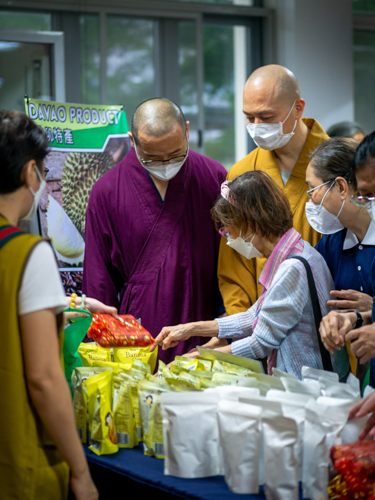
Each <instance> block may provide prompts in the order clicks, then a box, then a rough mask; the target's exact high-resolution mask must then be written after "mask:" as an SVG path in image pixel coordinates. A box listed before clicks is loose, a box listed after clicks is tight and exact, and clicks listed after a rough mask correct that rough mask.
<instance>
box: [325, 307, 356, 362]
mask: <svg viewBox="0 0 375 500" xmlns="http://www.w3.org/2000/svg"><path fill="white" fill-rule="evenodd" d="M349 314H350V313H349ZM349 314H344V313H341V312H339V311H331V312H329V313H328V314H327V315H326V316H324V318H323V319H322V321H321V323H320V326H319V333H320V337H321V339H322V342H323V345H324V347H325V348H326V349H327V351H328V352H330V353H331V354H333V353H334V352H335V350H340V349H341V347H342V346H343V345H344V344H345V335H346V333H347V332H349V331H350V330H351V329H352V328H353V325H352V322H351V321H350V317H349ZM353 314H354V313H353Z"/></svg>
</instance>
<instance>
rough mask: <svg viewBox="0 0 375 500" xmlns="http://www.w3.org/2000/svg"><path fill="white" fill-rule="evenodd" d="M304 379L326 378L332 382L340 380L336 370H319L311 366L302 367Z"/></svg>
mask: <svg viewBox="0 0 375 500" xmlns="http://www.w3.org/2000/svg"><path fill="white" fill-rule="evenodd" d="M301 373H302V380H303V381H304V382H306V380H317V381H319V379H320V378H322V379H323V378H324V379H326V380H331V381H332V382H338V381H339V376H338V375H337V373H335V372H328V371H326V370H318V369H317V368H310V367H309V366H303V367H302V371H301Z"/></svg>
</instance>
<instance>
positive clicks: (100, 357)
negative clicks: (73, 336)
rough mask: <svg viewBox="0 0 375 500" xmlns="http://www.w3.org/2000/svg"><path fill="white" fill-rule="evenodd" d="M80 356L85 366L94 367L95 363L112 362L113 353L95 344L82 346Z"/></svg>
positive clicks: (79, 351)
mask: <svg viewBox="0 0 375 500" xmlns="http://www.w3.org/2000/svg"><path fill="white" fill-rule="evenodd" d="M78 354H79V355H80V358H81V361H82V364H83V366H93V361H109V362H110V361H111V351H110V350H109V349H103V347H100V346H98V345H96V344H95V343H94V342H92V343H87V344H83V343H82V344H80V346H79V347H78Z"/></svg>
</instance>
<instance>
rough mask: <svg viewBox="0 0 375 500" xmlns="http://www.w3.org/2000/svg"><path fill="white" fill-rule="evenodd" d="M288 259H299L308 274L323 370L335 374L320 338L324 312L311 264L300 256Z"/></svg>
mask: <svg viewBox="0 0 375 500" xmlns="http://www.w3.org/2000/svg"><path fill="white" fill-rule="evenodd" d="M288 259H298V260H299V261H301V262H302V264H303V265H304V266H305V269H306V274H307V281H308V284H309V290H310V297H311V302H312V306H313V311H314V319H315V327H316V334H317V336H318V343H319V350H320V355H321V357H322V361H323V368H324V370H326V371H329V372H333V367H332V361H331V355H330V353H329V352H328V351H327V349H326V348H325V347H324V345H323V342H322V339H321V338H320V334H319V326H320V323H321V321H322V311H321V309H320V304H319V299H318V293H317V291H316V286H315V281H314V277H313V274H312V271H311V267H310V264H309V263H308V262H307V260H306V259H304V258H303V257H301V256H300V255H291V256H290V257H288Z"/></svg>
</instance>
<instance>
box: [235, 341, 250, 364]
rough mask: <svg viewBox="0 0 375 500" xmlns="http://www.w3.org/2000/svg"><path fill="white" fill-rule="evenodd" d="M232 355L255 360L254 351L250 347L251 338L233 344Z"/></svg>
mask: <svg viewBox="0 0 375 500" xmlns="http://www.w3.org/2000/svg"><path fill="white" fill-rule="evenodd" d="M231 350H232V354H234V355H235V356H241V357H242V358H250V359H253V356H252V350H251V349H250V346H249V338H245V339H241V340H237V341H236V342H232V344H231Z"/></svg>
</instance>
